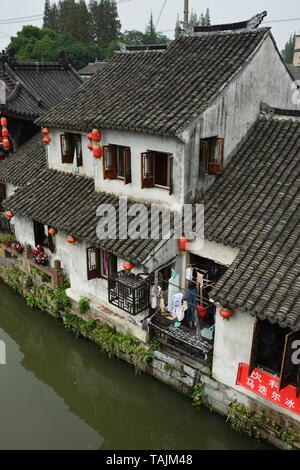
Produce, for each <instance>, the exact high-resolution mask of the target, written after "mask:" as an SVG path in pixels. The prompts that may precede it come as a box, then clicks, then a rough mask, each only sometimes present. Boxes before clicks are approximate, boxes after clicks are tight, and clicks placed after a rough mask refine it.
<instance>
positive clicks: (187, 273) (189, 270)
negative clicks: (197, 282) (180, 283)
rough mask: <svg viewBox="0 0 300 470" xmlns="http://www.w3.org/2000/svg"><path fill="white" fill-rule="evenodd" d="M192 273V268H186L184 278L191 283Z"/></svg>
mask: <svg viewBox="0 0 300 470" xmlns="http://www.w3.org/2000/svg"><path fill="white" fill-rule="evenodd" d="M193 272H194V269H193V268H186V270H185V278H186V279H187V280H188V281H192V280H193Z"/></svg>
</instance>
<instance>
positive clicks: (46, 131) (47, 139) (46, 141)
mask: <svg viewBox="0 0 300 470" xmlns="http://www.w3.org/2000/svg"><path fill="white" fill-rule="evenodd" d="M50 133H51V131H50V130H49V129H47V128H46V127H44V129H43V130H42V134H43V136H44V138H43V142H44V144H46V145H49V144H50V142H51V137H49V134H50Z"/></svg>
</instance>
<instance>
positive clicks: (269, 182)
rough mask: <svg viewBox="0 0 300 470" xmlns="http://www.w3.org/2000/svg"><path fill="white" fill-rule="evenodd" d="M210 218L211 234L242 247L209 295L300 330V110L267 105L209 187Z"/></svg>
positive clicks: (208, 230) (207, 207)
mask: <svg viewBox="0 0 300 470" xmlns="http://www.w3.org/2000/svg"><path fill="white" fill-rule="evenodd" d="M289 114H291V115H290V116H289ZM205 216H206V226H205V230H206V238H207V239H209V240H213V241H215V242H218V243H222V244H224V245H229V246H232V247H239V248H240V252H239V254H238V256H237V258H236V260H235V261H234V262H233V264H232V265H231V266H230V267H229V269H228V270H227V272H226V274H225V275H224V276H223V277H222V278H221V280H220V281H219V282H218V283H217V285H216V287H215V289H214V290H213V292H212V298H213V299H214V300H215V301H219V302H220V303H221V304H222V305H223V306H228V307H231V308H237V307H241V308H242V309H243V310H245V311H247V312H249V313H250V314H251V315H255V316H257V317H258V318H260V319H262V320H263V319H268V320H269V321H270V322H272V323H274V322H276V323H279V324H280V325H281V326H282V327H286V326H288V327H290V328H292V329H294V330H299V329H300V223H299V222H300V111H293V112H291V113H290V112H289V111H285V110H283V111H281V110H274V109H271V108H269V109H265V112H264V115H262V116H261V117H260V118H259V119H258V121H257V122H256V124H255V125H254V126H253V127H252V129H251V131H250V132H249V135H248V136H247V138H246V139H245V140H244V142H243V143H242V145H241V146H240V148H239V149H238V150H237V152H236V154H235V156H234V157H233V158H232V160H231V162H230V163H229V165H228V166H227V167H226V169H225V171H224V173H223V174H222V175H221V176H220V177H219V178H218V180H217V181H216V182H215V183H214V184H213V186H212V187H211V188H210V189H209V191H208V192H207V194H206V196H205Z"/></svg>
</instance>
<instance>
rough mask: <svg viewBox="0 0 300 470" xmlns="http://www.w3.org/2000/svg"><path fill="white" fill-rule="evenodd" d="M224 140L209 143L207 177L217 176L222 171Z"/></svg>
mask: <svg viewBox="0 0 300 470" xmlns="http://www.w3.org/2000/svg"><path fill="white" fill-rule="evenodd" d="M223 157H224V139H215V141H213V142H211V143H210V149H209V159H208V166H207V172H208V174H209V175H219V174H220V173H222V170H223Z"/></svg>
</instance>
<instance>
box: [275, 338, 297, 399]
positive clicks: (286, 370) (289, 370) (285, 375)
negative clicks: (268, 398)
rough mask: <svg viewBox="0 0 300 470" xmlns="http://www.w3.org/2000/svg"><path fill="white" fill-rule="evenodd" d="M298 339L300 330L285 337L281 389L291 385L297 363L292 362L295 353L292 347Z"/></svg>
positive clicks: (280, 380) (280, 379)
mask: <svg viewBox="0 0 300 470" xmlns="http://www.w3.org/2000/svg"><path fill="white" fill-rule="evenodd" d="M296 339H299V332H298V331H293V332H291V333H289V334H288V335H286V337H285V344H284V351H283V357H282V362H281V371H280V378H279V391H280V390H282V389H283V388H284V387H286V386H287V385H289V383H290V379H291V378H292V376H293V374H294V372H295V365H294V364H293V362H292V355H293V353H294V349H293V348H292V343H293V342H294V341H295V340H296Z"/></svg>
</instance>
